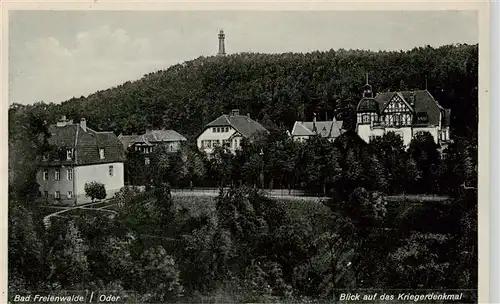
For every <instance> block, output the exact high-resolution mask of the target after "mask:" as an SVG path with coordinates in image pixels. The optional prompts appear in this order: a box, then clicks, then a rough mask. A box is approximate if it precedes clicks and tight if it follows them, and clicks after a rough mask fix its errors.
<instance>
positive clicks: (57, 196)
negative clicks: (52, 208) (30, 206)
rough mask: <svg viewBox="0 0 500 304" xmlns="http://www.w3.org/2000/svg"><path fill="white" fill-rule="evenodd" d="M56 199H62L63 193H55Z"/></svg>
mask: <svg viewBox="0 0 500 304" xmlns="http://www.w3.org/2000/svg"><path fill="white" fill-rule="evenodd" d="M54 197H55V198H56V199H60V198H61V192H59V191H56V193H55V196H54Z"/></svg>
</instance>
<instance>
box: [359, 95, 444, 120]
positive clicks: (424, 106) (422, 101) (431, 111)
mask: <svg viewBox="0 0 500 304" xmlns="http://www.w3.org/2000/svg"><path fill="white" fill-rule="evenodd" d="M395 94H398V95H399V96H400V97H402V98H403V100H404V102H406V103H407V104H408V105H410V107H411V108H412V110H413V111H414V112H415V113H416V114H418V113H426V114H427V118H428V123H429V124H432V125H437V124H439V119H440V113H443V115H444V116H445V115H446V113H445V112H446V111H445V109H444V108H443V107H442V106H441V105H440V104H439V103H438V102H437V101H436V100H435V99H434V97H433V96H432V95H431V93H430V92H429V91H427V90H416V91H398V92H380V93H377V95H376V96H375V98H374V100H375V101H376V102H377V104H378V109H377V112H379V111H382V110H383V109H384V108H385V107H386V106H387V104H388V103H389V102H390V101H391V99H392V97H393V96H394V95H395ZM412 94H413V95H414V96H415V100H414V104H413V106H411V102H410V96H411V95H412ZM368 103H369V102H368V101H366V98H363V99H361V100H360V102H359V104H358V111H360V112H361V111H362V110H361V109H363V108H364V106H365V105H366V106H367V107H368V108H367V109H369V111H372V110H375V108H376V106H375V105H373V104H372V103H369V106H368Z"/></svg>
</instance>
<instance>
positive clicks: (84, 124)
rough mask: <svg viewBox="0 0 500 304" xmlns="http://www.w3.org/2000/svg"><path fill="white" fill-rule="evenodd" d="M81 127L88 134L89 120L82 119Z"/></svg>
mask: <svg viewBox="0 0 500 304" xmlns="http://www.w3.org/2000/svg"><path fill="white" fill-rule="evenodd" d="M80 127H81V128H82V129H83V131H85V132H87V120H85V118H83V117H82V119H81V120H80Z"/></svg>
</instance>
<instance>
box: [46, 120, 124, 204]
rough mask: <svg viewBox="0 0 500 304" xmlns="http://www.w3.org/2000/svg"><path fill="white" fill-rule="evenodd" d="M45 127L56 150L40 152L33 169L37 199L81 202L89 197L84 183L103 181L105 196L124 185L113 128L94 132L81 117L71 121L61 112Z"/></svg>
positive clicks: (121, 157)
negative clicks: (39, 160) (38, 166)
mask: <svg viewBox="0 0 500 304" xmlns="http://www.w3.org/2000/svg"><path fill="white" fill-rule="evenodd" d="M49 131H50V133H51V137H50V138H49V144H51V145H52V146H54V147H56V151H54V152H53V153H48V154H46V155H44V157H43V161H42V162H43V163H42V168H41V170H39V172H38V173H37V182H38V184H39V185H40V188H39V190H40V196H41V199H44V200H47V201H60V202H62V203H83V202H87V201H90V198H88V197H86V196H85V183H88V182H93V181H96V182H99V183H102V184H104V186H105V188H106V195H107V196H106V197H108V198H110V197H112V196H113V195H114V193H116V192H117V191H119V190H120V189H121V188H122V187H123V186H124V168H123V163H124V160H125V155H124V149H123V146H122V143H121V142H120V140H118V137H117V136H116V135H115V134H114V133H113V132H97V131H94V130H92V129H91V128H89V127H87V123H86V121H85V119H84V118H82V120H81V121H80V123H73V121H71V120H66V117H64V116H63V118H62V120H61V121H59V122H58V123H57V124H56V125H51V126H49Z"/></svg>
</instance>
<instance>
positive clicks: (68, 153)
mask: <svg viewBox="0 0 500 304" xmlns="http://www.w3.org/2000/svg"><path fill="white" fill-rule="evenodd" d="M71 152H72V151H71V149H68V150H66V159H68V160H69V159H71V156H72V154H73V153H71Z"/></svg>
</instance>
